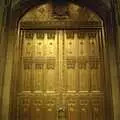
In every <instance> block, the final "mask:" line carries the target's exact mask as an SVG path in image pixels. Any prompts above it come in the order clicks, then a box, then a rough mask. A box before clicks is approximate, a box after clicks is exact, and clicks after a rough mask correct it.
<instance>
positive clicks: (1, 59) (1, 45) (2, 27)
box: [0, 0, 7, 116]
mask: <svg viewBox="0 0 120 120" xmlns="http://www.w3.org/2000/svg"><path fill="white" fill-rule="evenodd" d="M6 18H7V6H6V5H5V4H4V0H1V1H0V106H2V91H3V84H4V80H3V79H4V68H5V59H6V48H7V47H6V46H7V36H6V35H7V28H6ZM1 109H2V108H1V107H0V116H1Z"/></svg>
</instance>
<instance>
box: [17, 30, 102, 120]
mask: <svg viewBox="0 0 120 120" xmlns="http://www.w3.org/2000/svg"><path fill="white" fill-rule="evenodd" d="M24 33H25V34H24V38H23V41H22V42H21V48H23V49H21V53H22V54H21V56H20V59H21V62H20V64H21V69H20V74H21V76H22V77H21V78H19V80H20V85H21V87H19V88H20V89H21V90H20V92H18V93H17V96H18V99H17V120H42V119H45V120H49V119H51V120H59V119H60V120H61V119H62V120H63V119H64V120H65V119H68V120H73V119H74V120H79V119H80V120H104V99H103V97H104V95H103V92H104V91H103V90H104V85H103V83H104V67H103V56H102V54H101V51H100V50H101V45H100V42H99V39H98V33H97V31H80V30H46V31H45V30H43V31H42V30H29V31H27V30H26V31H24Z"/></svg>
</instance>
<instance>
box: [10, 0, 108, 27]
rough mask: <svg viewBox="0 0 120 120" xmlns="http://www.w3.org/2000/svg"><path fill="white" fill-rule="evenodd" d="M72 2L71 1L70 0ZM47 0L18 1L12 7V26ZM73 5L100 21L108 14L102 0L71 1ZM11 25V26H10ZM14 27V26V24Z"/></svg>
mask: <svg viewBox="0 0 120 120" xmlns="http://www.w3.org/2000/svg"><path fill="white" fill-rule="evenodd" d="M70 1H72V0H70ZM46 2H47V0H42V1H39V0H34V1H32V0H26V1H22V0H19V1H18V2H17V3H15V4H14V5H13V7H12V16H11V19H12V20H11V21H12V24H14V23H16V25H17V22H18V21H19V20H20V18H21V17H22V16H23V15H24V14H25V13H26V12H27V11H29V10H30V9H31V8H33V7H35V6H38V5H41V4H44V3H46ZM72 2H73V3H74V4H78V5H80V6H85V7H87V8H89V9H91V10H92V11H93V12H95V13H96V14H97V15H98V16H99V17H101V19H102V20H104V21H105V20H106V17H107V15H108V14H110V8H109V6H108V5H107V4H105V3H104V2H103V1H102V0H100V1H96V0H92V1H89V0H86V1H84V0H75V1H72ZM12 24H11V25H12ZM14 25H15V24H14Z"/></svg>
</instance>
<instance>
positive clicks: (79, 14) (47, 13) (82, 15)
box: [20, 3, 101, 22]
mask: <svg viewBox="0 0 120 120" xmlns="http://www.w3.org/2000/svg"><path fill="white" fill-rule="evenodd" d="M62 7H63V6H62ZM62 7H61V8H58V9H57V10H56V8H55V7H54V6H52V4H48V3H47V4H43V5H40V6H38V7H35V8H33V9H31V10H30V11H29V12H27V13H26V14H25V15H24V16H23V17H22V19H21V20H20V21H21V22H27V21H35V22H36V21H37V22H38V21H39V22H40V21H59V20H61V21H68V20H69V21H80V22H83V21H84V22H91V21H93V22H101V19H100V18H99V17H98V16H97V15H96V14H95V13H93V12H92V11H91V10H89V9H87V8H86V7H80V6H79V5H76V4H73V3H68V4H67V5H66V6H65V7H66V11H63V13H61V14H62V15H61V16H59V15H58V12H60V11H61V10H62V9H64V8H62ZM54 12H55V13H54ZM57 16H59V17H57ZM61 17H63V18H61ZM59 18H60V19H59Z"/></svg>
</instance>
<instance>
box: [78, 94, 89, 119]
mask: <svg viewBox="0 0 120 120" xmlns="http://www.w3.org/2000/svg"><path fill="white" fill-rule="evenodd" d="M79 107H80V108H79V110H80V113H79V118H80V120H91V116H90V101H89V97H88V96H84V97H81V98H80V100H79Z"/></svg>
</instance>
